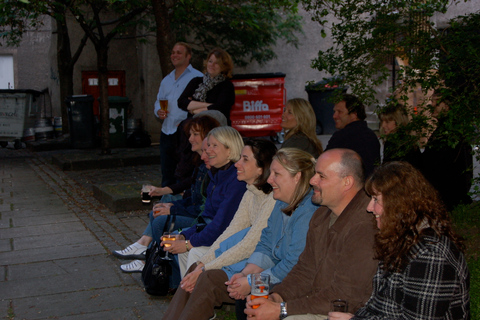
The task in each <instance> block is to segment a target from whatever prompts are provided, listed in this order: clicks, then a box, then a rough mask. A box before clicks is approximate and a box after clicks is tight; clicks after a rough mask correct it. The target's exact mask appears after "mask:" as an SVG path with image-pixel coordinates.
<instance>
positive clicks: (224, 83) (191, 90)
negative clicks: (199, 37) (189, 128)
mask: <svg viewBox="0 0 480 320" xmlns="http://www.w3.org/2000/svg"><path fill="white" fill-rule="evenodd" d="M204 66H205V70H204V73H205V75H204V76H203V77H197V78H193V79H192V80H191V81H190V82H189V84H188V85H187V87H186V88H185V90H184V91H183V93H182V95H181V96H180V98H178V107H179V108H180V109H182V110H184V111H187V112H188V113H189V115H188V116H189V117H192V116H193V115H194V114H198V113H200V112H202V111H205V110H218V111H220V112H221V113H223V114H224V115H225V117H226V118H227V121H228V125H230V123H231V122H230V109H231V108H232V106H233V105H234V104H235V89H234V87H233V83H232V82H231V81H229V80H228V79H230V78H231V77H232V70H233V61H232V58H231V57H230V55H229V54H228V52H226V51H225V50H223V49H220V48H215V49H213V50H211V51H210V52H209V53H208V56H207V59H206V60H205V62H204Z"/></svg>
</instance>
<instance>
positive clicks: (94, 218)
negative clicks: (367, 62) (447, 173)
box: [0, 136, 479, 320]
mask: <svg viewBox="0 0 480 320" xmlns="http://www.w3.org/2000/svg"><path fill="white" fill-rule="evenodd" d="M320 138H322V142H323V143H324V145H326V141H328V136H321V137H320ZM152 148H156V147H152ZM117 150H120V149H117ZM114 151H115V149H114ZM151 151H152V150H147V149H145V150H142V149H138V150H134V151H132V150H123V151H121V150H120V151H117V152H139V153H148V152H151ZM69 153H70V154H78V153H87V154H89V156H88V157H90V158H95V157H98V156H99V155H98V152H96V151H95V150H93V151H79V150H58V151H41V152H31V151H28V150H26V149H20V150H14V149H10V148H9V149H0V314H1V315H2V318H3V319H29V320H30V319H68V320H70V319H154V318H155V319H157V318H160V317H161V316H162V315H163V312H164V311H165V309H166V307H167V304H168V301H169V298H168V297H163V298H155V297H151V296H149V295H148V294H146V293H145V292H144V291H143V289H142V286H141V280H140V275H139V274H134V275H128V274H124V273H122V272H121V271H120V270H119V268H118V266H119V265H120V264H121V262H122V261H121V260H118V259H116V258H114V257H113V256H112V255H111V254H110V252H111V251H112V250H114V249H118V248H123V247H125V246H126V245H128V244H130V243H132V242H134V241H135V240H136V239H138V237H139V236H140V234H141V233H142V231H143V229H144V228H145V226H146V224H147V221H148V220H147V216H146V213H147V212H148V211H149V207H148V206H147V207H146V208H145V209H143V210H137V211H128V212H119V213H114V212H112V211H110V210H109V209H108V208H107V207H105V206H104V205H103V204H101V203H99V202H98V201H97V200H96V198H94V197H93V192H92V187H93V186H94V185H98V184H102V183H125V182H131V181H145V180H157V179H160V178H161V176H160V170H159V165H138V166H128V167H117V168H110V169H94V168H92V169H87V170H81V171H63V170H61V169H60V168H59V167H58V166H57V165H54V164H53V162H52V157H53V156H54V155H56V154H57V155H58V154H69ZM82 156H85V155H82ZM119 156H120V155H119ZM78 157H80V155H79V156H78ZM74 158H75V156H74ZM475 166H476V170H475V171H476V174H478V168H479V166H478V162H476V164H475ZM138 201H140V199H139V200H138Z"/></svg>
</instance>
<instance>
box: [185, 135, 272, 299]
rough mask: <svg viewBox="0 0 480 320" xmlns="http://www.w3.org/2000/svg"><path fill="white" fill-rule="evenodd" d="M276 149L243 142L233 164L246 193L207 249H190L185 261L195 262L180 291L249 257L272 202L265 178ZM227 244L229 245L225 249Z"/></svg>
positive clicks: (266, 142) (264, 143) (258, 141)
mask: <svg viewBox="0 0 480 320" xmlns="http://www.w3.org/2000/svg"><path fill="white" fill-rule="evenodd" d="M276 152H277V147H275V144H273V142H271V141H269V140H266V139H247V140H246V141H245V146H244V147H243V150H242V155H241V157H240V160H238V161H237V163H235V167H236V168H237V178H238V180H240V181H245V182H246V183H247V192H245V194H244V195H243V198H242V201H241V202H240V205H239V206H238V210H237V212H236V213H235V216H234V217H233V220H232V222H230V225H229V226H228V228H227V229H225V231H224V232H223V233H222V234H221V235H220V237H218V239H217V240H216V241H215V242H214V243H213V244H212V246H211V247H210V249H209V250H208V251H207V252H206V253H205V254H204V255H202V254H201V253H197V252H195V251H196V250H197V249H196V248H194V249H192V250H190V253H189V255H188V260H189V262H188V263H187V264H188V265H192V264H193V262H196V264H195V265H194V266H192V267H191V268H190V271H191V272H190V273H188V274H187V275H186V276H185V277H184V278H183V280H182V282H181V283H180V284H181V288H182V289H183V290H185V291H187V292H192V291H193V288H194V287H195V284H196V281H197V279H198V276H199V275H200V274H201V273H202V272H203V271H205V270H211V269H221V268H222V267H224V266H228V265H231V264H234V263H237V262H239V261H241V260H244V259H246V258H248V257H250V255H251V254H252V252H253V250H254V249H255V246H256V245H257V243H258V241H259V240H260V234H261V232H262V230H263V228H265V227H266V226H267V220H268V218H269V217H270V214H271V213H272V209H273V207H274V205H275V200H274V199H273V197H272V193H271V191H272V186H271V185H270V184H268V182H267V179H268V177H269V176H270V164H271V162H272V158H273V156H274V155H275V153H276ZM224 240H226V241H224ZM228 245H231V246H230V247H228V249H227V250H226V249H225V248H226V247H227V246H228ZM192 268H194V269H193V270H192ZM179 292H180V291H179Z"/></svg>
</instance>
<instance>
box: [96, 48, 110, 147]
mask: <svg viewBox="0 0 480 320" xmlns="http://www.w3.org/2000/svg"><path fill="white" fill-rule="evenodd" d="M95 50H96V51H97V68H98V88H99V91H100V133H101V145H102V154H110V153H111V150H110V112H109V107H108V67H107V66H108V64H107V63H108V44H106V43H103V41H100V42H99V45H98V46H97V47H96V48H95Z"/></svg>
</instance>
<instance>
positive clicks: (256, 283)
mask: <svg viewBox="0 0 480 320" xmlns="http://www.w3.org/2000/svg"><path fill="white" fill-rule="evenodd" d="M251 280H252V291H251V299H252V301H253V299H257V298H265V299H268V293H269V291H270V275H268V274H264V273H253V274H252V275H251ZM252 308H253V309H256V308H258V305H254V306H252Z"/></svg>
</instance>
